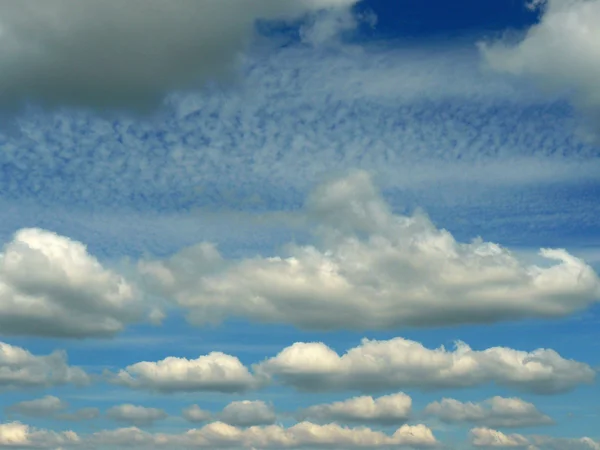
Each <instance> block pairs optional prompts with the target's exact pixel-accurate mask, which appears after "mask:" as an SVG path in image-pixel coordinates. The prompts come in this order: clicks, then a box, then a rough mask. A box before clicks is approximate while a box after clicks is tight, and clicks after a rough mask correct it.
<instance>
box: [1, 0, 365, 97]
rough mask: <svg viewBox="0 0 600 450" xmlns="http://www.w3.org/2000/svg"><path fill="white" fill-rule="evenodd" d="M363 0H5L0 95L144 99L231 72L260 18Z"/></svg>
mask: <svg viewBox="0 0 600 450" xmlns="http://www.w3.org/2000/svg"><path fill="white" fill-rule="evenodd" d="M356 1H357V0H251V1H248V2H245V4H244V8H242V9H240V7H239V3H238V2H237V1H235V0H218V1H214V0H208V1H195V0H176V1H172V2H168V3H165V2H163V1H160V0H151V1H146V0H142V1H140V0H131V1H128V2H127V4H124V3H122V2H120V1H118V0H89V1H86V2H79V1H77V0H49V1H46V2H44V4H43V5H40V4H39V3H38V2H36V1H35V0H33V1H32V0H23V1H20V2H17V3H15V2H12V1H10V0H3V1H2V2H0V8H1V9H2V13H3V14H2V19H1V20H0V30H1V31H2V34H1V35H0V68H1V70H0V74H1V75H0V92H2V103H3V104H5V105H6V104H11V105H13V106H19V104H20V103H22V102H26V101H33V102H36V103H41V104H42V105H44V106H63V105H67V106H84V107H96V108H123V107H125V108H133V109H144V108H146V107H148V106H154V105H156V104H157V103H158V102H159V101H160V100H162V98H163V97H164V96H165V95H166V94H167V93H168V92H170V91H173V90H178V89H186V88H195V87H198V86H202V84H203V83H205V82H207V81H211V80H214V79H222V78H223V77H227V76H228V75H229V72H230V71H231V69H232V67H233V66H234V65H235V63H236V62H237V61H236V58H237V57H239V56H240V53H241V51H242V50H244V48H245V47H246V45H247V44H248V41H249V40H250V39H251V37H252V34H253V32H254V26H255V22H256V21H257V20H280V19H297V18H301V17H302V16H303V15H305V14H306V13H309V12H312V11H318V10H321V9H324V8H347V7H349V6H351V5H353V4H354V3H356Z"/></svg>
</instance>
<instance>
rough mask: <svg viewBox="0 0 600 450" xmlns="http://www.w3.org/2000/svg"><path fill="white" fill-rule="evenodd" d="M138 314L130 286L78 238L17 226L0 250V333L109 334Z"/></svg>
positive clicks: (114, 332)
mask: <svg viewBox="0 0 600 450" xmlns="http://www.w3.org/2000/svg"><path fill="white" fill-rule="evenodd" d="M141 315H142V310H141V305H140V303H139V302H138V301H137V297H136V292H135V288H134V287H133V286H132V285H131V284H129V283H128V282H127V281H126V280H125V279H124V278H123V277H122V276H120V275H118V274H116V273H114V272H112V271H110V270H107V269H105V268H104V267H102V265H101V264H100V263H99V262H98V260H96V259H95V258H94V257H93V256H91V255H89V254H88V252H87V249H86V247H85V246H84V245H83V244H81V243H79V242H76V241H73V240H71V239H69V238H67V237H63V236H59V235H57V234H55V233H51V232H48V231H44V230H40V229H22V230H20V231H18V232H17V233H16V234H15V235H14V238H13V240H12V241H11V242H9V243H8V244H6V245H5V247H4V251H3V252H1V253H0V334H4V335H32V336H45V337H76V338H82V337H109V336H113V335H114V334H116V333H118V332H119V331H121V330H122V329H123V328H124V326H125V324H127V323H129V322H133V321H136V320H139V319H140V317H141Z"/></svg>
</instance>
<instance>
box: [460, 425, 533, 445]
mask: <svg viewBox="0 0 600 450" xmlns="http://www.w3.org/2000/svg"><path fill="white" fill-rule="evenodd" d="M470 439H471V444H473V445H474V446H475V447H527V446H529V441H528V440H527V438H526V437H525V436H522V435H520V434H504V433H502V432H500V431H496V430H492V429H490V428H473V429H472V430H471V432H470Z"/></svg>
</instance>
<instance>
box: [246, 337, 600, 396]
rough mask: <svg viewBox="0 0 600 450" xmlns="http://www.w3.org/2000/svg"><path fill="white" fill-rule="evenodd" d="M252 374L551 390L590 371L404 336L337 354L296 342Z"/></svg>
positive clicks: (560, 361)
mask: <svg viewBox="0 0 600 450" xmlns="http://www.w3.org/2000/svg"><path fill="white" fill-rule="evenodd" d="M255 370H256V372H257V373H262V374H265V375H266V376H270V377H274V378H275V379H276V380H278V381H279V382H281V383H283V384H286V385H291V386H294V387H295V388H297V389H300V390H304V391H326V390H345V389H355V390H359V391H365V392H367V391H371V392H375V391H382V390H385V389H403V388H420V389H425V390H429V389H442V388H461V387H471V386H478V385H482V384H486V383H491V382H493V383H496V384H497V385H501V386H508V387H512V388H515V389H519V390H523V391H529V392H535V393H540V394H550V393H558V392H564V391H568V390H570V389H572V388H574V387H576V386H577V385H579V384H582V383H591V382H592V381H593V380H594V378H595V375H596V373H595V371H594V370H593V369H592V368H591V367H590V366H588V365H587V364H584V363H581V362H577V361H573V360H568V359H564V358H563V357H561V356H560V355H559V354H558V353H556V352H555V351H554V350H550V349H538V350H535V351H532V352H524V351H519V350H514V349H511V348H505V347H492V348H488V349H486V350H481V351H477V350H472V349H471V348H470V347H469V346H468V345H467V344H465V343H462V342H458V343H457V345H456V348H455V349H454V351H450V350H447V349H445V348H444V347H440V348H437V349H433V350H432V349H428V348H426V347H424V346H423V345H422V344H420V343H418V342H415V341H410V340H407V339H403V338H395V339H391V340H388V341H377V340H369V339H363V340H362V342H361V344H360V345H359V346H357V347H354V348H352V349H350V350H348V351H347V352H346V353H345V354H344V355H342V356H340V355H338V354H337V353H336V352H335V351H334V350H332V349H331V348H329V347H327V346H326V345H325V344H323V343H303V342H298V343H295V344H293V345H291V346H290V347H287V348H285V349H284V350H282V351H281V352H280V353H279V354H278V355H276V356H275V357H273V358H270V359H267V360H265V361H264V362H262V363H260V364H257V365H255Z"/></svg>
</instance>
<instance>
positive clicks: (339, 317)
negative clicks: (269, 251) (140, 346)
mask: <svg viewBox="0 0 600 450" xmlns="http://www.w3.org/2000/svg"><path fill="white" fill-rule="evenodd" d="M306 216H307V217H308V218H310V219H311V220H313V221H316V222H317V223H318V227H316V228H315V238H316V239H315V240H316V244H315V245H306V246H300V245H295V244H289V245H288V246H287V247H286V249H285V255H284V256H274V257H256V258H250V259H242V260H234V261H230V260H226V259H225V258H223V257H222V256H221V254H220V253H219V251H218V249H217V248H216V247H215V246H214V245H211V244H210V243H200V244H198V245H196V246H194V247H191V248H188V249H184V250H183V251H181V252H180V253H178V254H175V255H174V256H172V257H171V258H170V259H167V260H165V261H141V262H140V263H139V270H140V272H141V273H142V274H143V275H144V276H146V278H147V280H148V282H147V283H146V284H147V289H149V290H152V291H153V292H159V293H160V294H161V295H163V296H165V297H168V298H171V299H173V300H174V301H175V302H176V303H177V304H178V305H180V306H181V307H184V308H186V309H188V310H189V315H188V318H189V320H190V321H191V322H192V323H195V324H199V325H201V324H205V323H206V322H220V321H222V320H224V319H226V318H228V317H231V316H238V317H243V318H247V319H250V320H253V321H258V322H265V323H290V324H293V325H295V326H297V327H299V328H302V329H319V330H334V329H354V330H364V329H393V328H397V327H401V326H418V327H433V326H443V325H458V324H473V323H491V322H498V321H503V320H514V319H520V318H527V317H543V318H553V317H563V316H567V315H569V314H571V313H573V312H575V311H578V310H581V309H584V308H586V307H588V306H589V305H591V304H593V303H596V302H597V301H598V300H599V299H600V281H599V279H598V276H597V274H596V273H595V272H594V270H593V269H592V268H591V267H590V266H589V265H587V264H586V263H585V262H584V261H582V260H581V259H578V258H576V257H574V256H572V255H570V254H569V253H568V252H566V251H564V250H561V249H542V250H541V252H540V253H541V256H542V257H543V258H545V259H547V260H548V261H549V262H554V263H552V264H549V266H548V267H546V266H544V267H540V266H537V265H527V264H525V263H523V262H521V261H520V260H519V259H518V258H517V257H516V256H515V255H513V254H512V253H511V252H510V251H508V250H507V249H504V248H502V247H501V246H499V245H497V244H494V243H491V242H484V241H483V240H482V239H479V238H478V239H475V240H473V241H472V242H470V243H460V242H457V241H456V240H455V239H454V238H453V236H452V235H451V234H450V233H449V232H448V231H446V230H444V229H438V228H437V227H436V226H435V225H434V224H433V223H432V222H431V221H430V220H429V219H428V218H427V217H425V216H424V215H423V214H420V213H416V214H415V215H413V216H410V217H409V216H402V215H397V214H393V213H392V212H391V210H390V208H389V207H388V205H387V204H386V203H385V202H384V200H383V199H382V197H381V195H380V194H379V192H377V190H376V189H375V186H374V185H373V183H372V181H371V179H370V177H369V175H368V174H367V173H365V172H360V171H359V172H355V173H352V174H350V175H349V176H346V177H343V178H340V179H335V180H333V181H330V182H328V183H325V184H324V185H322V186H320V187H319V188H317V189H316V190H315V191H314V192H313V194H311V195H310V196H309V198H308V200H307V202H306Z"/></svg>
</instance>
